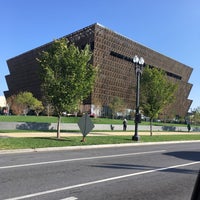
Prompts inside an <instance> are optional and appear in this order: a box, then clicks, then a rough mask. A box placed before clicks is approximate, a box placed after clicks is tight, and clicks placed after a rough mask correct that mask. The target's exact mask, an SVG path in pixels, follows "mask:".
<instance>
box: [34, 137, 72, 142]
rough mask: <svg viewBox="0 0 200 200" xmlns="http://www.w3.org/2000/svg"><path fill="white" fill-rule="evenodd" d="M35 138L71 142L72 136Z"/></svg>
mask: <svg viewBox="0 0 200 200" xmlns="http://www.w3.org/2000/svg"><path fill="white" fill-rule="evenodd" d="M33 139H40V140H50V141H59V142H66V141H67V142H71V141H73V140H71V139H70V138H53V137H34V138H33Z"/></svg>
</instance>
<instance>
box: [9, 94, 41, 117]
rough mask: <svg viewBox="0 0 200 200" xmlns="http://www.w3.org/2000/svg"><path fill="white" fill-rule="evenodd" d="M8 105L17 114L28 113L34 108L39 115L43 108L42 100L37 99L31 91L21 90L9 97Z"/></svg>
mask: <svg viewBox="0 0 200 200" xmlns="http://www.w3.org/2000/svg"><path fill="white" fill-rule="evenodd" d="M7 102H8V105H9V107H10V109H11V110H12V112H13V113H14V114H16V115H22V114H24V115H27V113H28V112H29V111H30V110H34V111H35V113H36V114H37V115H38V114H39V112H41V111H42V110H43V105H42V102H41V101H39V100H38V99H36V98H35V97H34V96H33V94H32V93H31V92H20V93H19V94H17V95H12V96H11V97H9V98H8V99H7Z"/></svg>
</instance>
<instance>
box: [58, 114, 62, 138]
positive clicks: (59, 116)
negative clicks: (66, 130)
mask: <svg viewBox="0 0 200 200" xmlns="http://www.w3.org/2000/svg"><path fill="white" fill-rule="evenodd" d="M60 121H61V115H58V123H57V138H58V139H60Z"/></svg>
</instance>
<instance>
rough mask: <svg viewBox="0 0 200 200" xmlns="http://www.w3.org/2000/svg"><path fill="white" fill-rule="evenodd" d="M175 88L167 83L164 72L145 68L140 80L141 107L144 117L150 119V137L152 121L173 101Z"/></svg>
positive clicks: (174, 85) (175, 85) (169, 82)
mask: <svg viewBox="0 0 200 200" xmlns="http://www.w3.org/2000/svg"><path fill="white" fill-rule="evenodd" d="M176 88H177V84H175V83H173V82H171V81H169V80H168V79H167V77H166V74H165V72H164V71H162V70H160V69H157V68H150V67H148V66H146V67H145V69H144V72H143V74H142V78H141V107H142V111H143V112H144V115H146V116H148V117H149V118H150V127H151V128H150V132H151V135H152V121H153V119H155V118H157V117H158V115H159V113H160V112H161V111H162V110H163V108H164V107H165V106H166V105H167V104H169V103H171V102H172V101H173V100H174V98H175V96H174V93H175V91H176Z"/></svg>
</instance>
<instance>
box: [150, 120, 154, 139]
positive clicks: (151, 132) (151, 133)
mask: <svg viewBox="0 0 200 200" xmlns="http://www.w3.org/2000/svg"><path fill="white" fill-rule="evenodd" d="M152 121H153V119H150V136H152V135H153V131H152Z"/></svg>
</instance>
